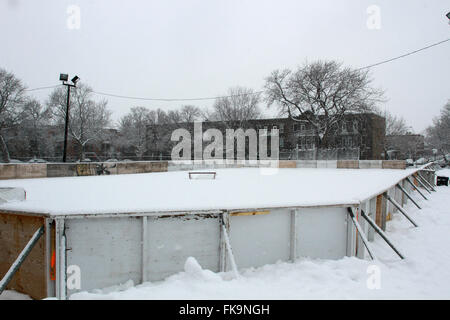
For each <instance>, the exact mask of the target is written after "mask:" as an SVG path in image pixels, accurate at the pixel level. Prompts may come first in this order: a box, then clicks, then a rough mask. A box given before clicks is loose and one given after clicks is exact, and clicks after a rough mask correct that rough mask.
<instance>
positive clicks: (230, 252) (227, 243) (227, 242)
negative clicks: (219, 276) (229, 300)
mask: <svg viewBox="0 0 450 320" xmlns="http://www.w3.org/2000/svg"><path fill="white" fill-rule="evenodd" d="M222 233H223V237H224V240H225V246H226V248H227V252H228V258H229V259H230V264H231V270H232V271H233V273H234V277H235V278H238V277H239V272H238V269H237V265H236V261H235V260H234V255H233V249H232V248H231V242H230V238H229V237H228V232H227V229H226V226H225V223H224V221H222Z"/></svg>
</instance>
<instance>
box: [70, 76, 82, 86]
mask: <svg viewBox="0 0 450 320" xmlns="http://www.w3.org/2000/svg"><path fill="white" fill-rule="evenodd" d="M78 80H80V77H78V76H75V77H73V78H72V83H73V84H77V82H78Z"/></svg>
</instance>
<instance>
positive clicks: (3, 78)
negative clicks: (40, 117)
mask: <svg viewBox="0 0 450 320" xmlns="http://www.w3.org/2000/svg"><path fill="white" fill-rule="evenodd" d="M25 101H26V96H25V86H24V85H23V84H22V81H21V80H20V79H18V78H17V77H16V76H15V75H14V74H12V73H11V72H8V71H6V70H4V69H1V68H0V151H1V153H2V160H3V162H6V163H8V162H9V151H8V147H7V146H6V143H5V140H4V138H3V135H2V131H3V129H6V128H10V127H12V126H14V125H16V124H17V123H18V121H19V120H20V118H21V116H22V107H23V104H24V103H25Z"/></svg>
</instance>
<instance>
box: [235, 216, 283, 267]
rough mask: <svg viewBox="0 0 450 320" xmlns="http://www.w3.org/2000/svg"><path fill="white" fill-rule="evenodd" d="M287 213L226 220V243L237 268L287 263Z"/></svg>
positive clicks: (237, 217)
mask: <svg viewBox="0 0 450 320" xmlns="http://www.w3.org/2000/svg"><path fill="white" fill-rule="evenodd" d="M290 212H291V211H290V210H289V209H277V210H271V211H270V213H269V214H261V215H253V216H248V215H247V216H231V217H230V238H231V239H230V240H231V246H232V248H233V252H234V256H235V260H236V264H237V265H238V268H248V267H259V266H263V265H265V264H269V263H275V262H277V261H278V260H282V261H288V260H289V259H290V228H291V215H290Z"/></svg>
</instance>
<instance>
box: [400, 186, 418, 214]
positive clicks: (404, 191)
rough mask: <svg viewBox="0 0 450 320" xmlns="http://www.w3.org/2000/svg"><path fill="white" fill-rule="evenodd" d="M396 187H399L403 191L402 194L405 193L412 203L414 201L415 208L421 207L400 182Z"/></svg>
mask: <svg viewBox="0 0 450 320" xmlns="http://www.w3.org/2000/svg"><path fill="white" fill-rule="evenodd" d="M397 188H399V189H400V190H401V191H402V192H403V193H404V195H405V196H406V197H407V198H408V199H409V200H411V202H412V203H414V204H415V205H416V207H417V208H419V209H422V208H421V207H420V206H419V205H418V204H417V202H416V201H415V200H414V199H413V198H412V197H411V195H410V194H409V193H408V192H406V190H405V189H404V188H403V187H402V186H401V185H400V184H397Z"/></svg>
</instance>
